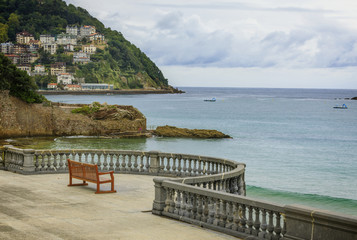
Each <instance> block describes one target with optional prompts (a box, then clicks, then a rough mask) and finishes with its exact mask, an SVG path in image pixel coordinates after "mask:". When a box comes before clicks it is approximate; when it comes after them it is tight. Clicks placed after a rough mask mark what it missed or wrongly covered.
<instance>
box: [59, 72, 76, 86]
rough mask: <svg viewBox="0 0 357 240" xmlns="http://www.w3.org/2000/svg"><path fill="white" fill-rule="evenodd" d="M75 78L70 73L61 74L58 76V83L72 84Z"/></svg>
mask: <svg viewBox="0 0 357 240" xmlns="http://www.w3.org/2000/svg"><path fill="white" fill-rule="evenodd" d="M73 80H74V77H73V75H72V74H70V73H59V74H57V83H62V84H63V85H68V84H72V82H73Z"/></svg>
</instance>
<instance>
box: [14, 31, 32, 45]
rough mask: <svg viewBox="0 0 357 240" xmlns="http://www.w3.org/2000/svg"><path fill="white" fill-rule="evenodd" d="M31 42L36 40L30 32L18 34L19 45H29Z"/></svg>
mask: <svg viewBox="0 0 357 240" xmlns="http://www.w3.org/2000/svg"><path fill="white" fill-rule="evenodd" d="M31 40H35V38H34V37H33V35H32V34H31V33H29V32H26V31H23V32H20V33H17V34H16V42H17V43H19V44H28V43H29V42H30V41H31Z"/></svg>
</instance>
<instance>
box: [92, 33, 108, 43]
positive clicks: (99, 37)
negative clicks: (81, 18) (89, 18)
mask: <svg viewBox="0 0 357 240" xmlns="http://www.w3.org/2000/svg"><path fill="white" fill-rule="evenodd" d="M89 40H90V41H92V42H94V43H96V44H105V37H104V35H103V34H100V33H93V34H91V35H90V36H89Z"/></svg>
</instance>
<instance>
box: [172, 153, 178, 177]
mask: <svg viewBox="0 0 357 240" xmlns="http://www.w3.org/2000/svg"><path fill="white" fill-rule="evenodd" d="M176 162H177V158H176V157H174V158H173V159H172V173H174V174H176V173H177V172H176V169H177V168H176Z"/></svg>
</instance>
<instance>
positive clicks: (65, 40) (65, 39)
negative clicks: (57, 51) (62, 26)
mask: <svg viewBox="0 0 357 240" xmlns="http://www.w3.org/2000/svg"><path fill="white" fill-rule="evenodd" d="M56 43H57V44H59V45H67V44H72V45H77V38H76V36H74V35H70V34H65V33H62V34H58V35H57V41H56Z"/></svg>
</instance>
